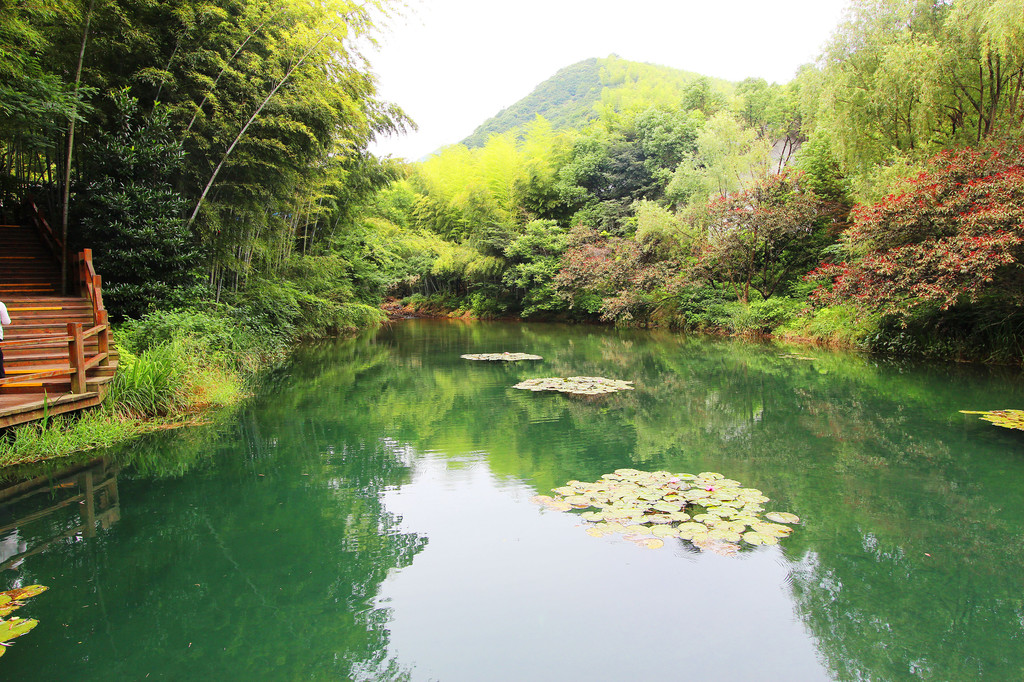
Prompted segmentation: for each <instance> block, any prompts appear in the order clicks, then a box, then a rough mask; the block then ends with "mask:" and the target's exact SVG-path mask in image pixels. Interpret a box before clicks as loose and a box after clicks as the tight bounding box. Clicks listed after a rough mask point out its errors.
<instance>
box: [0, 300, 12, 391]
mask: <svg viewBox="0 0 1024 682" xmlns="http://www.w3.org/2000/svg"><path fill="white" fill-rule="evenodd" d="M10 323H11V316H10V315H8V314H7V306H5V305H4V303H3V301H0V341H3V340H4V327H3V326H4V325H5V324H10ZM5 376H7V375H6V374H5V373H4V349H3V348H0V379H3V378H4V377H5Z"/></svg>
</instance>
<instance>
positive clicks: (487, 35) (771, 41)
mask: <svg viewBox="0 0 1024 682" xmlns="http://www.w3.org/2000/svg"><path fill="white" fill-rule="evenodd" d="M847 4H848V0H629V1H628V2H627V1H624V0H618V1H616V2H611V1H609V0H586V1H581V0H516V1H515V2H495V1H494V0H490V1H488V0H409V10H408V11H407V13H406V14H407V17H406V18H405V19H399V20H397V21H395V22H393V24H392V26H391V27H390V29H388V30H387V31H386V32H385V34H384V36H383V37H382V39H381V46H380V48H379V50H377V51H372V50H371V51H368V52H367V56H368V57H369V59H370V63H371V65H372V68H373V71H374V72H375V73H376V74H377V76H378V78H379V86H380V94H381V96H382V97H383V98H384V99H386V100H388V101H391V102H394V103H396V104H398V105H399V106H401V107H402V108H403V109H404V110H405V112H406V113H407V114H409V115H410V116H411V117H412V118H413V120H414V121H416V123H417V124H418V125H419V131H418V132H413V133H410V134H408V135H406V136H403V137H398V138H390V139H385V140H382V141H381V143H380V144H378V146H377V147H376V149H375V151H376V152H377V153H378V154H382V155H383V154H391V155H393V156H404V157H406V158H408V159H411V160H415V159H419V158H421V157H423V156H425V155H427V154H429V153H430V152H432V151H434V150H436V149H438V148H439V147H441V146H443V145H447V144H454V143H456V142H459V141H460V140H462V139H463V138H465V137H467V136H468V135H470V134H471V133H472V132H473V129H474V128H476V127H477V126H478V125H480V124H481V123H483V122H484V121H485V120H486V119H488V118H490V117H491V116H493V115H494V114H496V113H498V111H500V110H501V109H503V108H505V107H507V106H509V105H511V104H513V103H515V102H516V101H518V100H520V99H522V98H523V97H525V96H526V95H528V94H529V93H530V92H531V91H532V90H533V88H534V87H535V86H537V85H538V84H540V83H541V82H542V81H544V80H546V79H548V78H550V77H551V76H553V75H554V74H555V72H556V71H558V70H559V69H561V68H562V67H565V66H569V65H570V64H573V63H575V62H578V61H581V60H583V59H587V58H590V57H607V56H608V55H610V54H613V53H614V54H617V55H619V56H620V57H622V58H624V59H629V60H632V61H638V62H650V63H653V64H661V65H664V66H671V67H674V68H677V69H684V70H687V71H696V72H698V73H702V74H705V75H708V76H716V77H719V78H725V79H727V80H732V81H739V80H743V79H744V78H747V77H750V76H757V77H761V78H764V79H766V80H768V81H769V82H772V81H774V82H777V83H785V82H787V81H789V80H790V79H792V77H793V75H794V74H795V73H796V69H797V67H799V66H800V65H801V64H805V63H807V62H812V61H814V60H815V59H816V58H817V56H818V54H819V52H820V51H821V47H822V45H824V43H825V42H826V41H827V40H828V38H829V36H830V35H831V33H832V30H833V29H834V28H835V27H836V25H837V24H838V23H839V21H840V19H841V18H842V14H843V9H844V7H845V6H846V5H847Z"/></svg>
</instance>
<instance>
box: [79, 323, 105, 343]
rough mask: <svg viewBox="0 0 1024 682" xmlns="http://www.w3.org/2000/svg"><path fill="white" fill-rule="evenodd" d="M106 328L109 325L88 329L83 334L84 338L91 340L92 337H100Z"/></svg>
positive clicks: (99, 325)
mask: <svg viewBox="0 0 1024 682" xmlns="http://www.w3.org/2000/svg"><path fill="white" fill-rule="evenodd" d="M106 328H107V325H105V324H98V325H96V326H95V327H89V328H88V329H86V330H85V331H83V332H82V338H83V339H91V338H92V337H94V336H97V335H99V333H100V332H102V331H103V330H104V329H106Z"/></svg>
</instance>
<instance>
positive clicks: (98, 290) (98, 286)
mask: <svg viewBox="0 0 1024 682" xmlns="http://www.w3.org/2000/svg"><path fill="white" fill-rule="evenodd" d="M92 296H93V301H92V307H93V308H94V309H96V310H97V311H99V310H103V276H102V275H96V276H95V277H93V278H92Z"/></svg>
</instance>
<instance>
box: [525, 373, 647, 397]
mask: <svg viewBox="0 0 1024 682" xmlns="http://www.w3.org/2000/svg"><path fill="white" fill-rule="evenodd" d="M632 383H633V382H632V381H620V380H617V379H605V378H604V377H547V378H543V379H527V380H525V381H520V382H519V383H518V384H516V385H515V386H513V387H512V388H519V389H527V390H531V391H559V392H561V393H575V394H579V395H599V394H603V393H616V392H618V391H632V390H633V386H632Z"/></svg>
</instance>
